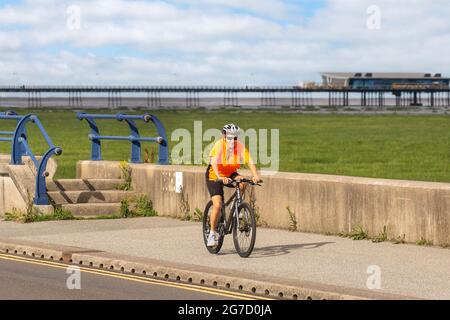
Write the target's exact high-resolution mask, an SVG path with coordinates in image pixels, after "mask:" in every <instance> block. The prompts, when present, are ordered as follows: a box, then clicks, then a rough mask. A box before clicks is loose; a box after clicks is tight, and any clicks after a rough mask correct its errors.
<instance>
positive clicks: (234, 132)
mask: <svg viewBox="0 0 450 320" xmlns="http://www.w3.org/2000/svg"><path fill="white" fill-rule="evenodd" d="M222 132H223V133H224V134H226V135H227V136H231V137H235V138H237V137H238V136H239V134H240V133H241V128H239V126H237V125H235V124H234V123H230V124H227V125H225V126H224V127H223V129H222Z"/></svg>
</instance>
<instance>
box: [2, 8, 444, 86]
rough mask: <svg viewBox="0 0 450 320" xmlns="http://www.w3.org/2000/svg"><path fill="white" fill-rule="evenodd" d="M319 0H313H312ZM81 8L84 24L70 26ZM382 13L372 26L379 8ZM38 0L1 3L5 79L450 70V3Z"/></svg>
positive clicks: (242, 79) (222, 78)
mask: <svg viewBox="0 0 450 320" xmlns="http://www.w3.org/2000/svg"><path fill="white" fill-rule="evenodd" d="M307 2H311V1H309V0H308V1H307ZM72 5H76V6H79V8H80V13H81V29H80V30H71V29H69V28H68V27H67V19H68V15H67V8H68V7H69V6H72ZM369 5H378V6H379V7H380V9H381V19H382V20H381V29H380V30H369V29H368V28H367V25H366V21H367V18H368V15H367V12H366V10H367V7H368V6H369ZM305 10H306V8H302V7H301V6H296V5H295V1H280V0H247V1H242V0H241V1H237V0H236V1H235V0H227V1H225V0H223V1H222V0H214V1H212V0H197V1H194V0H189V1H181V0H172V1H167V2H163V1H126V0H89V1H88V0H79V1H68V0H62V1H56V0H55V1H52V0H28V1H25V2H24V3H23V4H17V5H9V6H6V7H4V8H0V67H1V69H2V72H1V73H0V82H1V83H5V84H9V83H11V82H23V83H36V84H37V83H45V84H53V83H68V84H75V83H76V84H78V83H99V82H101V83H114V84H130V83H135V84H138V83H145V84H158V83H163V84H172V83H173V84H182V83H185V84H202V83H203V84H209V83H211V84H244V83H249V82H251V83H255V82H256V83H260V84H290V83H296V82H297V81H298V80H301V79H304V80H308V79H311V78H316V77H317V72H319V71H324V70H336V71H338V70H339V71H358V70H360V71H428V70H429V71H430V72H443V73H447V74H450V64H449V62H450V61H449V60H450V58H449V56H448V54H447V52H448V50H449V49H450V41H449V40H450V21H449V19H448V18H447V17H448V16H449V14H450V8H449V7H448V6H447V1H444V0H433V1H429V0H399V1H389V0H371V1H368V0H367V1H366V0H361V1H359V0H358V1H356V0H355V1H353V0H328V1H327V2H326V5H325V6H324V7H323V8H321V9H319V10H318V11H317V12H315V14H313V15H309V16H306V15H303V14H302V12H303V11H305Z"/></svg>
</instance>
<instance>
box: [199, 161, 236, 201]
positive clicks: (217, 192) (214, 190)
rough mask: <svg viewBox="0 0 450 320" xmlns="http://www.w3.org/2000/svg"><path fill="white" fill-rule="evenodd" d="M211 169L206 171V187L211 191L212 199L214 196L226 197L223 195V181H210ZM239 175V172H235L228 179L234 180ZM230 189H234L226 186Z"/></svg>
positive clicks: (209, 167)
mask: <svg viewBox="0 0 450 320" xmlns="http://www.w3.org/2000/svg"><path fill="white" fill-rule="evenodd" d="M210 169H211V166H208V169H207V170H206V187H207V188H208V191H209V195H210V196H211V197H214V196H222V197H223V195H224V193H223V187H224V185H223V183H222V182H221V181H214V180H209V170H210ZM238 175H239V173H237V172H233V173H232V174H231V175H230V176H229V177H228V178H230V179H234V178H236V177H237V176H238ZM226 187H228V188H233V187H231V186H226Z"/></svg>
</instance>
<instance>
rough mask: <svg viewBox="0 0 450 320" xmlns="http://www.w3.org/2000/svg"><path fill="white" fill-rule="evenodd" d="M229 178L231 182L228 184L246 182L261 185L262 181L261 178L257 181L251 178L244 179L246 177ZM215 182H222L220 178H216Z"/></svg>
mask: <svg viewBox="0 0 450 320" xmlns="http://www.w3.org/2000/svg"><path fill="white" fill-rule="evenodd" d="M228 179H230V178H228ZM230 180H231V183H229V184H228V185H232V184H237V185H238V184H240V183H248V184H250V185H252V186H261V183H263V182H264V181H263V180H259V181H258V183H254V182H253V180H251V179H246V178H243V179H230ZM216 182H221V183H223V181H222V179H217V180H216ZM224 185H225V184H224Z"/></svg>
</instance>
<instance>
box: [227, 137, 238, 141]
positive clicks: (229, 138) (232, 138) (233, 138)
mask: <svg viewBox="0 0 450 320" xmlns="http://www.w3.org/2000/svg"><path fill="white" fill-rule="evenodd" d="M227 140H229V141H231V140H237V137H228V136H227Z"/></svg>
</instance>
